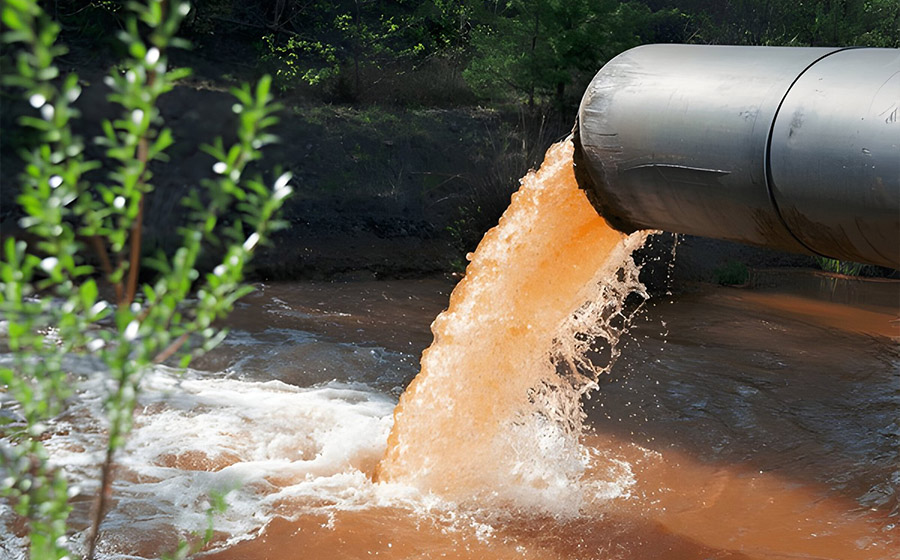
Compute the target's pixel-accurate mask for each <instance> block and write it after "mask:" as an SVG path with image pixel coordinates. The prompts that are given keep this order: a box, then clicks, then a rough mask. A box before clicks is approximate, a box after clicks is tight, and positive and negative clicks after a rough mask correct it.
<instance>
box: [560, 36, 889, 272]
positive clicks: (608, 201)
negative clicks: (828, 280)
mask: <svg viewBox="0 0 900 560" xmlns="http://www.w3.org/2000/svg"><path fill="white" fill-rule="evenodd" d="M575 141H576V153H575V163H576V176H577V177H578V180H579V182H580V183H581V185H582V187H583V188H584V189H585V190H586V191H587V192H588V196H589V197H590V198H591V200H592V202H593V203H594V204H595V206H596V207H597V209H598V211H600V212H601V214H602V215H603V216H604V217H605V218H606V219H607V221H609V223H610V224H611V225H612V226H613V227H616V228H617V229H620V230H622V231H634V230H637V229H662V230H666V231H673V232H678V233H687V234H692V235H700V236H704V237H715V238H720V239H727V240H732V241H737V242H741V243H748V244H752V245H758V246H764V247H770V248H774V249H781V250H787V251H793V252H801V253H811V254H818V255H823V256H828V257H834V258H839V259H844V260H852V261H857V262H865V263H871V264H877V265H881V266H887V267H892V268H900V51H898V50H897V49H874V48H873V49H868V48H866V49H836V48H794V47H725V46H701V45H645V46H642V47H637V48H634V49H631V50H629V51H626V52H624V53H622V54H621V55H619V56H618V57H616V58H615V59H613V60H612V61H610V62H609V63H608V64H606V65H605V66H604V67H603V69H601V70H600V72H599V73H598V74H597V76H595V77H594V80H593V81H592V82H591V85H590V86H589V87H588V89H587V92H586V93H585V95H584V98H583V100H582V103H581V108H580V110H579V115H578V133H577V134H576V138H575Z"/></svg>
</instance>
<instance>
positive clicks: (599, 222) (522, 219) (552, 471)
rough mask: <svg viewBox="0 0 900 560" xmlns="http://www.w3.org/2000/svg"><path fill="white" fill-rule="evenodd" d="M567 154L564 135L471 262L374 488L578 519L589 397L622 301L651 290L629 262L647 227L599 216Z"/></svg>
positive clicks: (401, 412)
mask: <svg viewBox="0 0 900 560" xmlns="http://www.w3.org/2000/svg"><path fill="white" fill-rule="evenodd" d="M572 150H573V147H572V143H571V142H570V141H568V140H566V141H564V142H560V143H559V144H556V145H554V146H553V147H551V148H550V150H549V151H548V152H547V155H546V158H545V160H544V163H543V165H542V166H541V168H540V170H539V171H537V172H531V173H529V174H528V175H527V176H526V177H525V178H524V179H523V180H522V185H521V187H520V188H519V190H518V192H516V193H515V194H514V195H513V198H512V203H511V205H510V206H509V208H508V209H507V210H506V212H505V213H504V215H503V217H502V218H501V219H500V223H499V225H497V226H496V227H495V228H494V229H492V230H491V231H489V232H488V233H487V234H486V235H485V236H484V239H482V241H481V243H480V244H479V246H478V249H477V250H476V251H475V253H474V255H470V258H471V262H470V264H469V266H468V268H467V269H466V276H465V278H464V279H463V280H462V281H461V282H460V283H459V284H458V285H457V287H456V288H455V289H454V291H453V294H452V295H451V297H450V305H449V308H448V309H447V310H446V311H445V312H443V313H442V314H441V315H440V316H438V318H437V319H436V320H435V321H434V323H433V325H432V331H433V333H434V342H433V343H432V345H431V347H430V348H428V349H427V350H426V351H425V352H424V354H423V356H422V364H421V365H422V368H421V372H420V373H419V374H418V376H416V378H415V379H414V380H413V382H412V384H411V385H410V386H409V387H408V389H407V390H406V392H405V393H404V394H403V396H402V397H401V399H400V403H399V405H398V406H397V408H396V410H395V412H394V427H393V430H392V431H391V435H390V437H389V439H388V450H387V453H386V455H385V457H384V459H383V460H382V461H381V463H380V465H379V468H378V471H377V478H378V479H379V480H384V481H402V482H404V483H407V484H413V485H415V486H417V487H419V488H420V489H422V490H424V491H431V492H435V493H437V494H439V495H441V496H443V497H445V498H448V499H451V500H454V501H463V502H465V501H474V502H476V503H480V504H485V503H494V504H497V505H500V504H503V505H511V506H513V507H521V508H527V509H529V510H532V511H538V512H546V513H549V514H552V515H563V516H572V515H575V514H577V513H578V511H579V508H580V507H581V503H582V500H583V499H584V498H585V496H583V495H582V494H581V492H582V489H583V486H582V485H579V484H578V482H579V479H580V477H581V474H582V473H583V471H584V469H585V467H586V465H587V462H588V456H587V454H586V452H585V451H584V449H583V448H582V447H581V444H580V443H579V437H580V435H581V428H582V424H581V420H582V412H581V397H582V395H583V394H584V393H585V392H586V391H588V390H589V389H591V388H592V387H594V386H595V381H596V378H597V375H598V374H599V373H600V372H601V371H602V370H604V369H605V368H608V367H609V364H610V363H611V362H612V361H613V357H614V356H615V344H616V342H617V340H618V336H619V333H620V332H621V330H622V327H623V323H625V322H627V317H628V312H627V310H626V309H625V302H626V297H627V296H628V295H629V294H631V293H632V292H635V291H640V290H641V289H642V286H641V284H640V282H639V281H638V269H637V267H635V265H634V262H633V261H632V260H631V258H630V255H631V252H632V251H633V250H634V249H635V248H637V247H639V246H641V245H642V244H643V242H644V239H645V237H646V233H637V234H633V235H631V236H625V235H623V234H622V233H619V232H617V231H615V230H614V229H612V228H611V227H609V226H608V225H607V224H606V222H605V221H604V220H603V219H602V218H601V217H600V216H599V215H598V214H597V212H596V211H595V210H594V208H593V207H592V206H591V205H590V203H589V202H588V200H587V198H586V197H585V196H584V193H583V192H582V191H581V190H580V189H579V188H578V185H577V183H576V182H575V177H574V173H573V167H572ZM598 341H599V343H600V344H601V345H603V346H604V347H603V348H596V347H595V344H597V343H598ZM591 350H594V351H595V353H596V354H598V355H599V356H600V358H599V359H600V362H601V363H599V364H597V363H592V362H591V360H589V359H588V356H589V355H590V354H591ZM604 360H605V361H604ZM498 502H499V503H500V504H498Z"/></svg>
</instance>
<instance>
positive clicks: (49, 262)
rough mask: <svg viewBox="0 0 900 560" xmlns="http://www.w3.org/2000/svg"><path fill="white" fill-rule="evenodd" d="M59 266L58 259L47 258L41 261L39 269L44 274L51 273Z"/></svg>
mask: <svg viewBox="0 0 900 560" xmlns="http://www.w3.org/2000/svg"><path fill="white" fill-rule="evenodd" d="M58 264H59V259H57V258H56V257H47V258H46V259H44V260H42V261H41V269H42V270H43V271H44V272H48V273H49V272H53V270H54V269H55V268H56V265H58Z"/></svg>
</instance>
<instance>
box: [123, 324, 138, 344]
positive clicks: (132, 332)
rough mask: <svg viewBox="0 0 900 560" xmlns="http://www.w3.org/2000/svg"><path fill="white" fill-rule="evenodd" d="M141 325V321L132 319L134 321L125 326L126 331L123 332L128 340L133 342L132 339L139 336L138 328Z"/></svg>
mask: <svg viewBox="0 0 900 560" xmlns="http://www.w3.org/2000/svg"><path fill="white" fill-rule="evenodd" d="M140 327H141V324H140V323H138V322H137V321H132V322H130V323H128V326H127V327H125V332H124V333H123V334H122V336H123V337H124V338H125V340H127V341H128V342H131V341H132V340H134V339H135V338H137V335H138V329H140Z"/></svg>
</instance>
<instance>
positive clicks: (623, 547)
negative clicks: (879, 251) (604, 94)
mask: <svg viewBox="0 0 900 560" xmlns="http://www.w3.org/2000/svg"><path fill="white" fill-rule="evenodd" d="M566 150H568V152H567V151H566ZM647 235H648V233H646V232H639V233H635V234H632V235H630V236H625V235H623V234H621V233H619V232H616V231H614V230H612V229H611V228H609V226H608V225H606V223H605V222H604V221H603V220H602V219H601V218H600V217H599V216H597V214H596V213H595V212H594V210H593V208H591V207H590V205H589V204H588V202H587V200H586V199H585V198H584V196H583V194H582V193H581V192H580V191H579V190H578V188H577V185H575V183H574V178H573V177H572V165H571V146H570V145H569V146H568V148H567V145H566V144H565V143H561V144H558V145H557V146H556V147H554V148H552V149H551V151H550V152H548V158H547V159H546V160H545V163H544V166H543V167H542V169H541V171H540V172H538V173H537V174H529V175H528V176H527V177H526V178H525V179H524V180H523V182H522V187H521V189H520V190H519V192H518V193H517V194H516V195H515V196H514V198H513V203H512V205H511V206H510V209H509V210H507V213H506V214H504V217H503V218H502V219H501V221H500V225H499V226H498V227H497V228H495V229H494V230H492V231H491V232H490V233H488V234H487V235H486V236H485V239H484V240H483V241H482V243H481V245H479V248H478V250H477V251H476V252H475V254H474V255H473V256H471V264H470V265H469V267H468V269H467V273H466V277H465V278H464V279H463V280H462V281H461V282H460V283H459V284H458V285H457V286H456V287H455V289H454V287H453V284H454V283H455V282H454V280H453V279H450V278H432V279H420V280H404V281H399V280H398V281H383V282H375V281H371V282H363V281H357V282H348V283H300V282H294V283H266V284H260V285H258V286H257V291H256V292H255V293H254V294H252V295H250V296H248V297H246V298H245V299H243V300H242V301H241V302H239V304H238V306H237V308H236V309H235V312H234V313H233V315H232V316H231V317H230V318H229V320H228V321H229V325H230V327H231V333H230V335H229V336H228V338H227V339H226V340H225V341H224V343H223V344H222V345H221V346H220V347H219V348H217V349H216V350H214V351H213V352H212V353H211V354H209V355H208V356H206V357H205V358H204V359H202V360H200V361H197V362H195V363H193V364H192V369H191V370H189V371H186V372H179V371H175V370H171V369H169V368H166V367H157V368H155V369H153V370H152V371H149V372H147V374H146V375H145V377H144V379H143V382H142V392H141V396H140V398H139V406H138V407H137V410H136V415H135V428H134V430H133V432H132V434H131V436H130V438H129V440H128V443H127V446H126V448H125V450H124V451H123V452H122V453H120V455H119V457H118V460H117V473H116V474H117V477H116V482H115V484H114V488H113V501H114V504H113V507H112V509H111V511H110V512H109V514H108V516H107V518H106V520H105V521H104V524H103V525H102V527H101V539H100V544H99V551H100V554H101V557H103V558H105V559H110V560H111V559H117V560H125V559H128V560H140V559H149V558H156V557H159V556H160V555H161V554H164V553H165V552H166V551H170V550H173V549H174V547H175V546H176V545H177V543H178V541H179V539H188V540H190V539H191V536H190V535H191V533H195V532H202V531H203V530H204V529H205V528H206V526H207V522H208V520H207V515H206V513H205V512H206V510H207V509H208V508H209V502H210V500H211V497H212V496H215V495H224V496H225V497H224V499H225V501H226V503H227V506H228V507H227V509H226V510H225V511H224V512H223V513H220V514H219V515H217V516H216V517H215V518H214V519H213V527H214V528H215V531H214V533H213V538H212V541H211V542H210V543H209V545H208V546H207V547H206V548H205V549H204V551H203V552H201V553H200V555H199V557H202V558H207V559H209V560H213V559H215V560H307V559H323V560H340V559H348V560H349V559H362V558H370V557H375V556H377V557H381V558H391V559H398V560H410V559H430V558H451V559H467V558H471V559H485V560H496V559H513V558H523V559H547V560H655V559H667V560H703V559H720V558H731V559H755V560H783V559H798V558H800V559H833V560H891V559H898V558H900V527H898V523H900V346H898V343H900V317H898V314H900V283H896V282H894V283H891V282H875V281H872V282H868V283H867V282H858V281H851V280H841V281H837V280H834V279H829V278H823V277H821V276H815V275H811V274H810V273H797V274H796V275H795V276H793V277H792V276H785V275H784V274H785V273H784V271H782V272H778V273H771V275H770V276H769V277H768V279H769V281H756V282H755V283H754V285H755V286H756V287H755V288H751V289H737V288H720V287H716V286H712V285H700V286H697V287H695V288H694V289H688V290H685V291H684V292H681V293H679V294H678V295H663V296H661V297H656V298H651V299H650V300H648V301H644V300H645V296H646V292H645V291H644V290H643V287H642V286H641V285H640V283H639V282H638V269H637V268H636V266H635V265H634V262H633V261H632V260H631V258H630V257H629V254H630V252H631V250H632V249H633V248H635V247H637V246H640V245H641V244H642V243H643V241H644V238H645V237H646V236H647ZM779 275H781V276H779ZM810 278H812V280H810ZM757 280H758V279H757ZM822 282H826V283H830V284H828V285H826V289H825V290H823V289H822ZM850 285H852V286H850ZM848 286H850V287H848ZM451 291H453V294H452V296H451ZM444 309H446V311H445V312H443V313H440V315H438V314H439V312H441V311H442V310H444ZM635 310H637V311H635ZM436 316H437V319H435V317H436ZM629 324H630V328H629V329H627V330H625V329H624V327H626V326H628V325H629ZM432 332H433V333H434V335H433V336H432ZM432 339H434V340H433V342H432ZM426 347H428V350H427V351H425V352H424V354H423V350H425V348H426ZM420 356H422V358H421V366H420ZM617 356H618V358H617V359H616V357H617ZM8 360H9V355H6V356H3V355H0V361H8ZM67 367H68V368H69V369H70V370H71V371H72V372H73V374H74V377H73V379H75V380H77V381H78V383H76V384H75V385H76V393H75V396H74V398H73V399H72V402H71V406H70V408H69V409H68V410H67V413H66V415H65V416H63V417H62V418H60V419H58V420H56V421H54V422H53V425H52V426H51V427H50V431H49V433H50V435H49V436H48V438H47V439H46V440H45V442H44V444H45V446H46V447H47V449H48V451H49V453H50V456H51V459H52V461H53V462H54V463H55V464H57V465H59V466H60V467H61V468H62V469H64V470H65V472H66V473H67V474H68V476H69V478H70V479H71V480H73V481H74V485H75V486H76V487H78V488H79V489H80V491H81V493H80V495H76V496H75V497H74V498H73V502H72V503H73V507H74V511H73V514H72V517H71V520H72V524H73V526H74V527H75V528H76V529H83V527H84V522H85V519H87V517H88V513H89V510H90V504H91V500H90V497H91V496H92V495H94V494H95V493H96V491H97V483H96V482H95V479H96V472H97V468H98V464H99V462H100V460H101V457H102V449H103V445H104V437H105V436H104V423H103V421H102V419H101V418H102V415H101V414H100V409H101V403H102V400H103V395H104V393H105V391H106V389H105V387H106V385H107V380H105V379H104V378H103V376H102V375H100V374H98V373H97V371H96V365H95V364H92V363H91V362H90V361H88V360H86V359H85V360H79V359H76V358H74V357H73V358H72V359H71V363H68V364H67ZM414 378H415V379H414ZM213 501H214V500H213ZM0 519H2V520H3V524H4V529H5V530H4V531H3V532H2V533H0V536H2V538H0V558H7V557H8V558H13V559H19V558H24V552H23V550H24V548H25V546H24V545H25V541H24V537H23V535H22V534H21V525H20V524H17V523H16V520H15V518H14V516H12V515H11V512H10V510H9V508H8V506H7V505H6V504H4V503H0ZM73 537H74V539H76V540H77V539H79V538H80V535H77V534H76V535H73Z"/></svg>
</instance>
